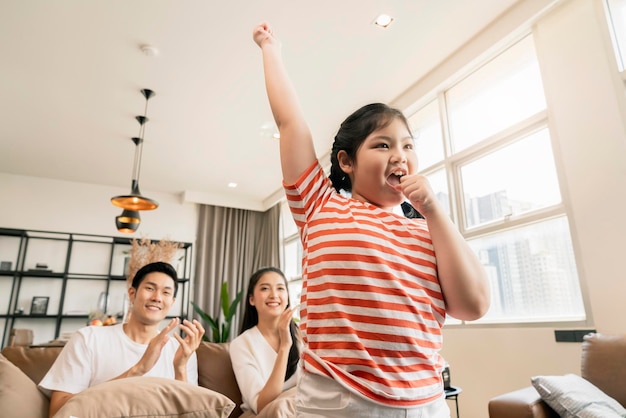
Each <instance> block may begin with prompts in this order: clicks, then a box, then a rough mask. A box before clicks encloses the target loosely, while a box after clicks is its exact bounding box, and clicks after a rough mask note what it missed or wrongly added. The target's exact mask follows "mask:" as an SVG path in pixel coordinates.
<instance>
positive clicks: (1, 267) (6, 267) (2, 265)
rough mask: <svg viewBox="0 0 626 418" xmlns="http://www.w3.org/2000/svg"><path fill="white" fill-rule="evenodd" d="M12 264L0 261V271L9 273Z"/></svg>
mask: <svg viewBox="0 0 626 418" xmlns="http://www.w3.org/2000/svg"><path fill="white" fill-rule="evenodd" d="M11 267H13V263H11V262H10V261H0V271H10V270H11Z"/></svg>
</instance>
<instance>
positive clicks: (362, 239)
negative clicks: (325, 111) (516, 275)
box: [253, 23, 489, 418]
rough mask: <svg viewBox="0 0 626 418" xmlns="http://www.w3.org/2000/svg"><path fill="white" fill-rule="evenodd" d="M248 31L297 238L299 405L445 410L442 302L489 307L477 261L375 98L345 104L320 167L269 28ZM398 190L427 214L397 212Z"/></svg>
mask: <svg viewBox="0 0 626 418" xmlns="http://www.w3.org/2000/svg"><path fill="white" fill-rule="evenodd" d="M253 38H254V41H255V42H256V43H257V45H259V47H260V48H261V51H262V55H263V66H264V73H265V84H266V90H267V95H268V99H269V103H270V107H271V109H272V112H273V115H274V119H275V121H276V124H277V126H278V129H279V131H280V158H281V166H282V172H283V185H284V188H285V192H286V195H287V199H288V202H289V205H290V208H291V212H292V214H293V217H294V219H295V222H296V224H297V226H298V230H299V233H300V237H301V240H302V245H303V261H302V267H303V272H302V274H303V290H302V300H301V311H300V316H301V318H302V321H301V331H302V336H303V340H304V343H305V349H304V353H303V367H304V373H303V374H302V378H301V380H300V382H299V384H298V395H297V400H296V411H297V416H301V417H320V416H323V417H353V416H359V417H378V416H385V417H396V416H397V417H408V416H410V417H413V416H416V417H417V416H419V417H437V418H439V417H449V416H450V411H449V408H448V406H447V404H446V402H445V395H444V391H443V385H442V379H441V371H442V369H443V365H444V361H443V359H442V357H441V356H440V354H439V351H440V349H441V346H442V332H441V329H442V327H443V323H444V320H445V315H446V312H447V313H449V314H450V315H452V316H454V317H456V318H458V319H463V320H474V319H477V318H479V317H481V316H482V315H484V313H485V312H486V311H487V309H488V307H489V289H488V283H487V279H486V274H485V271H484V269H483V268H482V266H481V264H480V262H479V260H478V258H477V257H476V256H475V254H473V252H472V251H471V249H470V248H469V246H468V245H467V244H466V243H465V241H464V239H463V237H462V236H461V235H460V234H459V232H458V231H457V230H456V228H455V227H454V224H453V223H452V222H451V221H450V219H449V217H448V216H447V214H446V213H445V211H444V210H443V208H442V207H441V206H440V204H439V202H438V201H437V199H436V197H435V194H434V193H433V191H432V189H431V187H430V185H429V183H428V181H427V180H426V178H425V177H424V176H422V175H419V174H417V156H416V153H415V150H414V143H413V138H412V135H411V130H410V129H409V126H408V123H407V121H406V119H405V117H404V116H403V115H402V113H401V112H400V111H398V110H395V109H391V108H389V107H388V106H386V105H383V104H378V103H377V104H371V105H367V106H364V107H362V108H361V109H359V110H357V111H356V112H354V113H353V114H352V115H350V116H349V117H348V118H347V119H346V120H345V121H344V122H343V123H342V124H341V126H340V128H339V131H338V133H337V136H336V137H335V141H334V144H333V149H332V152H331V164H332V167H331V175H330V179H328V178H325V176H324V173H323V170H322V167H321V165H320V164H319V162H318V161H317V159H316V155H315V150H314V148H313V141H312V138H311V132H310V130H309V128H308V126H307V124H306V121H305V119H304V116H303V115H302V111H301V109H300V106H299V103H298V100H297V97H296V93H295V89H294V88H293V86H292V84H291V82H290V80H289V77H288V76H287V72H286V70H285V68H284V65H283V62H282V57H281V53H280V45H279V42H278V40H277V39H276V38H275V37H274V35H273V33H272V30H271V29H270V27H269V26H268V25H267V24H265V23H262V24H260V25H258V26H257V27H256V28H255V29H254V33H253ZM340 189H344V190H345V191H346V192H349V193H350V195H351V196H350V197H345V196H343V195H342V194H340V193H339V192H338V191H339V190H340ZM404 200H408V201H409V203H410V204H411V205H412V206H414V207H415V208H416V209H417V211H418V212H419V213H421V214H422V215H423V216H424V218H425V219H407V218H404V217H402V216H399V215H397V214H395V213H394V211H393V210H394V208H395V207H397V206H398V205H400V204H401V203H402V202H403V201H404Z"/></svg>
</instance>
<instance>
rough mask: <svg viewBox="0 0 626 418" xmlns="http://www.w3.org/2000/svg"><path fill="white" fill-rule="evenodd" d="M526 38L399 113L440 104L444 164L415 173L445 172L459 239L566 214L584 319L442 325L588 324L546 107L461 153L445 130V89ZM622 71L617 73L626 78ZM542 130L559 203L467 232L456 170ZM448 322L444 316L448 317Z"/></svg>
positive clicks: (450, 322)
mask: <svg viewBox="0 0 626 418" xmlns="http://www.w3.org/2000/svg"><path fill="white" fill-rule="evenodd" d="M528 36H531V37H532V36H533V34H532V31H530V30H528V31H527V32H525V33H523V34H520V36H519V37H517V38H516V39H514V40H512V41H511V42H509V43H508V44H507V45H506V46H505V47H503V48H501V49H498V50H497V51H494V53H493V54H491V55H490V56H488V57H486V59H484V60H483V61H482V62H480V63H477V64H476V65H475V66H474V67H473V68H471V69H466V71H464V72H463V76H462V77H459V78H457V79H455V80H454V81H450V82H448V83H446V84H442V85H441V86H439V88H437V89H436V91H434V92H432V93H431V94H430V95H427V96H425V97H422V98H421V99H420V100H418V101H416V102H415V103H413V104H412V105H410V106H407V107H406V108H405V109H403V111H404V113H405V115H407V117H408V118H411V117H412V116H413V115H414V114H415V113H417V112H419V111H420V110H421V109H423V108H425V107H426V106H428V105H430V104H431V103H432V102H433V101H434V100H436V101H437V102H438V103H439V115H440V129H441V130H442V137H443V149H444V156H443V160H441V161H439V162H436V163H434V164H431V165H429V166H427V167H424V168H421V169H420V171H419V172H420V173H421V174H423V175H426V176H428V175H430V174H432V173H434V172H437V171H439V170H441V169H443V170H444V172H445V173H446V179H447V184H448V205H449V208H450V217H451V219H452V221H453V223H454V224H455V225H456V227H457V228H458V230H459V232H460V233H461V235H462V236H463V237H464V238H465V239H466V240H471V239H476V238H481V237H486V236H489V235H492V234H496V233H498V232H505V231H508V230H512V229H516V228H521V227H523V226H529V225H532V224H534V223H538V222H541V221H548V220H550V219H554V218H557V217H561V216H565V217H566V219H567V222H568V225H569V232H570V240H571V242H572V247H573V251H574V258H575V260H574V262H575V269H576V272H577V275H578V277H577V280H578V284H579V289H580V293H581V296H582V307H583V309H584V312H583V316H584V319H580V320H578V319H571V320H558V319H556V318H548V319H545V318H543V319H542V318H527V319H507V318H495V319H492V318H487V319H484V318H483V319H479V320H477V321H462V320H457V319H455V318H450V319H447V320H446V324H445V326H446V327H464V326H474V327H475V326H480V327H494V328H497V327H510V326H511V324H515V325H516V326H529V327H531V326H532V327H564V326H589V325H590V324H591V306H590V303H589V297H588V292H587V288H586V284H585V279H584V275H583V274H582V267H581V263H582V262H581V259H580V257H579V254H578V252H577V248H576V244H575V239H576V237H575V230H574V228H573V225H572V220H571V219H572V215H571V210H569V205H568V203H567V193H566V191H565V190H564V184H565V181H564V174H563V170H562V167H561V166H562V164H561V163H560V162H559V159H560V158H561V157H560V155H559V153H558V146H557V145H556V140H555V137H554V134H553V131H552V128H551V126H550V121H549V117H548V106H549V104H548V103H546V109H544V110H542V111H539V112H537V113H535V114H534V115H531V116H529V117H528V118H526V119H524V120H522V121H519V122H517V123H515V124H514V125H511V126H509V127H507V128H505V129H503V130H501V131H500V132H497V133H495V134H493V135H491V136H490V137H487V138H485V139H483V140H481V141H478V142H477V143H475V144H473V145H471V146H469V147H467V148H465V149H462V150H460V151H458V152H456V153H452V152H451V151H452V150H453V147H452V143H451V141H452V139H451V135H450V131H449V128H448V109H447V103H446V91H447V90H449V89H451V88H453V87H454V86H455V85H456V84H458V83H460V82H462V81H463V80H465V79H466V78H467V77H468V76H469V75H471V74H473V73H474V72H476V71H480V69H481V68H483V67H484V66H485V65H487V64H488V63H489V62H491V61H492V60H494V59H496V58H497V57H498V56H499V55H501V54H502V53H504V52H506V51H507V50H508V49H509V48H512V47H514V46H515V45H516V44H517V43H518V42H520V41H521V40H523V39H525V38H526V37H528ZM625 74H626V72H623V73H622V75H623V77H624V79H625V80H626V76H625ZM543 129H547V130H548V132H549V134H550V144H551V147H552V150H553V156H554V164H555V170H556V176H557V180H558V184H559V192H560V194H561V201H560V202H559V203H557V204H553V205H550V206H547V207H544V208H541V209H537V210H532V211H529V212H526V213H522V214H518V215H511V216H508V217H505V218H502V219H498V220H494V221H492V222H488V223H485V224H481V225H477V226H472V227H471V228H468V227H467V225H466V221H465V216H464V211H465V199H464V198H463V196H462V178H461V168H462V167H463V165H464V164H467V163H468V162H471V161H475V160H478V159H480V158H481V157H484V156H486V155H488V154H490V153H492V152H494V151H496V150H498V149H501V148H503V147H506V146H508V145H511V144H513V143H515V142H516V141H519V140H522V139H523V138H525V137H527V136H529V135H532V134H533V133H536V132H538V131H540V130H543ZM448 318H449V317H448Z"/></svg>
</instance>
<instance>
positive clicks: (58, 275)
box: [19, 270, 65, 279]
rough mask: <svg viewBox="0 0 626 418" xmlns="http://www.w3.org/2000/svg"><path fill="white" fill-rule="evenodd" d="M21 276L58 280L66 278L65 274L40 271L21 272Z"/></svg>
mask: <svg viewBox="0 0 626 418" xmlns="http://www.w3.org/2000/svg"><path fill="white" fill-rule="evenodd" d="M19 274H20V275H21V276H23V277H47V278H57V279H62V278H63V277H65V273H58V272H54V271H39V270H25V271H21V272H19Z"/></svg>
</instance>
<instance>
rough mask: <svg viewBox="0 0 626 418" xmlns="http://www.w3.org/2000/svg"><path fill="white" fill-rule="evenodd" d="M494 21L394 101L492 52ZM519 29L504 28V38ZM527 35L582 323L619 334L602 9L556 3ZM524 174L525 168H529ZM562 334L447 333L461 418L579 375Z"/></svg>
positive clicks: (610, 105)
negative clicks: (578, 285)
mask: <svg viewBox="0 0 626 418" xmlns="http://www.w3.org/2000/svg"><path fill="white" fill-rule="evenodd" d="M521 3H525V4H524V7H518V8H517V10H516V11H515V12H514V15H515V16H513V17H512V16H511V15H509V16H506V17H505V18H504V19H503V20H502V22H509V23H511V22H516V21H519V20H520V19H519V17H520V15H522V14H523V13H527V12H529V11H530V10H531V9H532V8H528V5H529V4H534V6H541V3H542V2H541V1H527V2H521ZM543 3H545V4H547V3H549V2H547V1H545V2H543ZM535 9H537V7H535ZM514 17H516V18H514ZM527 17H528V18H530V17H532V16H531V14H530V13H529V14H528V15H527ZM502 22H500V23H499V24H498V23H496V24H495V25H494V27H493V28H492V30H487V31H485V32H484V33H482V34H481V35H480V36H479V37H477V39H475V40H474V41H473V42H470V43H469V44H468V45H466V47H465V48H464V49H463V50H461V51H459V53H458V54H457V56H456V57H451V58H450V60H448V62H446V63H443V64H442V66H441V67H440V68H439V69H438V70H439V72H437V71H435V72H433V73H432V74H430V75H429V77H427V78H426V79H424V80H421V81H420V82H418V83H416V84H415V85H414V86H412V87H411V89H410V90H409V91H407V93H406V94H405V95H403V96H402V97H400V98H399V99H398V102H399V103H401V104H408V103H412V101H415V100H418V99H419V98H420V97H421V96H420V94H424V93H425V92H429V91H432V90H433V89H436V88H437V85H436V83H441V82H442V81H443V80H444V79H445V77H446V76H448V77H449V76H450V75H451V74H452V73H453V72H454V71H458V70H460V69H461V65H460V64H462V63H463V62H464V63H465V64H467V63H470V61H472V60H473V59H475V58H477V57H479V56H480V55H481V54H483V53H484V52H485V50H484V46H485V45H486V42H485V41H486V40H488V39H490V42H489V43H490V44H491V45H495V44H497V43H498V42H500V40H501V39H502ZM518 29H519V28H517V27H515V26H514V25H512V24H511V25H510V27H509V33H510V34H515V32H517V31H518ZM533 33H534V38H535V45H536V49H537V54H538V57H539V60H540V67H541V71H542V76H543V79H544V84H545V90H546V97H547V101H548V106H549V120H550V122H549V123H550V132H551V135H552V137H553V139H554V147H555V156H556V158H557V164H558V166H559V169H560V174H561V175H562V187H563V196H564V201H565V204H566V207H567V208H568V215H569V219H570V226H571V229H572V233H573V237H572V238H573V242H574V247H575V252H576V256H577V260H578V265H579V273H580V276H581V278H582V280H583V282H584V283H583V287H584V290H585V291H586V292H587V301H588V306H589V308H590V312H588V314H589V321H588V324H587V325H588V328H595V329H597V330H598V331H599V332H603V333H625V332H626V326H624V319H623V318H624V316H625V313H626V312H625V311H626V308H624V303H623V297H624V295H625V294H626V277H625V273H624V267H623V260H624V248H626V247H625V245H624V237H626V216H624V215H623V213H622V212H623V210H624V208H625V207H626V101H625V94H624V85H623V82H622V81H621V78H620V76H619V73H618V72H617V65H616V63H615V58H614V53H613V50H612V46H611V43H610V39H609V35H608V30H607V28H606V21H605V18H604V15H603V9H602V3H601V1H600V0H565V1H562V2H560V3H559V4H557V6H556V7H554V8H553V9H551V10H548V11H547V12H546V13H544V14H543V15H542V16H541V17H539V18H538V20H536V21H535V24H534V26H533ZM459 57H463V59H460V58H459ZM528 169H529V170H532V161H529V162H528ZM561 328H562V327H559V326H558V325H556V326H555V324H551V325H546V326H496V327H494V326H491V327H489V326H472V325H468V326H460V327H446V329H445V330H444V349H443V355H444V357H445V358H446V359H447V360H448V362H449V363H450V365H451V373H452V381H453V384H454V385H458V386H461V387H462V388H463V393H462V394H461V395H460V396H459V403H460V414H461V416H463V417H466V418H467V417H469V418H482V417H487V416H488V412H487V404H488V401H489V399H491V398H492V397H494V396H496V395H499V394H502V393H504V392H507V391H511V390H515V389H520V388H522V387H525V386H528V385H529V384H530V377H531V376H534V375H539V374H563V373H580V348H581V347H580V344H579V343H556V342H555V340H554V329H561ZM585 328H587V327H585ZM450 406H451V407H453V403H450ZM452 416H454V412H453V413H452Z"/></svg>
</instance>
